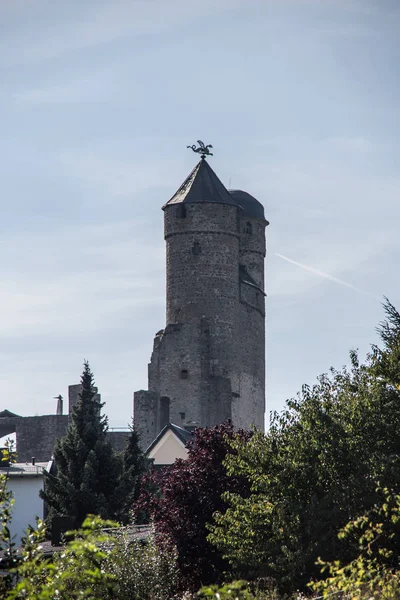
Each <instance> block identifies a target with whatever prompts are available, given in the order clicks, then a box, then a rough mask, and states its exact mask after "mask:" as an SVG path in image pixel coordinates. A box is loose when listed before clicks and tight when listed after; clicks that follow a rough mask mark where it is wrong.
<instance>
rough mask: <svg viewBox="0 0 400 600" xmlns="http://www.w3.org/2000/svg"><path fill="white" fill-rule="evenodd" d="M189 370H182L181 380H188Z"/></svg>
mask: <svg viewBox="0 0 400 600" xmlns="http://www.w3.org/2000/svg"><path fill="white" fill-rule="evenodd" d="M188 375H189V373H188V370H187V369H182V370H181V379H187V378H188Z"/></svg>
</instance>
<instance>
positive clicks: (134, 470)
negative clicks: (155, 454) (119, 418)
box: [115, 426, 146, 525]
mask: <svg viewBox="0 0 400 600" xmlns="http://www.w3.org/2000/svg"><path fill="white" fill-rule="evenodd" d="M139 442H140V436H139V434H138V432H137V431H136V429H135V428H134V427H133V426H132V427H131V430H130V435H129V438H128V443H127V446H126V448H125V450H124V453H123V455H122V460H123V471H122V476H121V480H120V484H119V487H118V491H117V495H118V496H119V497H120V498H121V507H120V511H119V513H118V514H117V515H116V516H115V518H117V520H118V521H120V522H121V523H123V524H124V525H126V524H127V523H128V522H129V521H131V518H132V514H131V513H132V506H133V505H134V503H135V502H136V500H137V499H138V498H139V495H140V481H141V479H142V476H143V474H144V472H145V471H146V459H145V457H144V455H143V452H142V451H141V449H140V446H139Z"/></svg>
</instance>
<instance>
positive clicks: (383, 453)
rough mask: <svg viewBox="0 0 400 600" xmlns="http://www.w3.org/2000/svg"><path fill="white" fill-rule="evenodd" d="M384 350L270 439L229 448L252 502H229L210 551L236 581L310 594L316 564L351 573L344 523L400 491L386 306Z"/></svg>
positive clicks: (397, 329)
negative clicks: (384, 492) (262, 581)
mask: <svg viewBox="0 0 400 600" xmlns="http://www.w3.org/2000/svg"><path fill="white" fill-rule="evenodd" d="M384 307H385V311H386V315H387V319H388V320H387V321H385V322H384V323H383V324H381V328H382V327H383V331H384V332H385V335H384V336H382V340H383V348H381V349H378V348H376V347H373V349H372V353H371V354H370V355H369V356H368V357H367V361H366V363H365V364H360V362H359V359H358V356H357V354H356V352H351V355H350V357H351V367H350V369H345V368H344V369H342V370H341V371H336V370H334V369H331V373H330V375H329V376H328V375H322V376H321V377H319V378H318V383H317V384H316V385H314V386H313V387H312V388H310V387H308V386H304V387H303V389H302V392H301V394H299V395H298V397H297V398H295V399H292V400H289V401H288V402H287V407H286V409H285V410H284V411H283V412H282V413H281V414H277V413H275V414H273V415H272V420H271V426H270V429H269V431H268V433H267V434H266V435H263V434H261V433H257V434H256V435H254V436H253V438H252V439H251V440H250V441H249V442H248V443H247V444H243V443H241V441H240V440H233V441H232V442H231V444H232V446H233V450H234V452H233V453H228V454H227V459H226V465H227V469H228V473H229V474H230V475H232V476H236V477H245V478H246V479H247V481H248V485H249V486H250V488H251V495H250V496H248V495H245V496H243V495H242V494H240V493H237V492H236V493H229V494H225V496H224V499H225V501H226V502H227V504H228V508H227V510H225V511H220V512H219V513H218V514H217V515H215V526H214V527H213V528H212V532H211V534H210V537H209V541H210V542H212V543H213V544H215V545H216V547H217V548H218V549H219V550H220V552H222V554H223V556H224V557H225V558H226V559H227V560H228V561H229V562H230V564H231V566H232V568H233V569H234V570H235V571H236V575H238V576H244V577H251V578H256V577H259V576H267V577H272V578H274V579H275V580H276V581H277V582H278V584H279V586H280V587H281V589H284V590H288V591H293V590H295V589H299V588H300V589H301V588H304V586H305V585H306V583H307V581H308V580H310V579H311V578H317V577H318V576H319V569H318V568H317V566H316V564H315V563H316V561H317V559H318V558H319V557H321V559H322V560H323V561H325V562H330V561H333V560H340V561H341V562H343V563H344V564H347V563H349V562H351V560H353V558H354V557H355V556H356V552H357V544H356V543H355V542H351V540H350V541H349V540H348V541H347V543H343V541H341V540H340V539H338V536H337V534H338V531H339V530H340V529H341V528H342V527H344V526H345V525H346V523H347V522H349V521H351V520H352V519H354V518H355V517H356V516H358V515H361V514H363V513H365V512H366V511H368V510H369V509H370V508H371V507H372V506H373V505H374V504H376V503H379V502H380V501H382V498H381V497H380V493H379V491H377V489H378V490H379V489H380V488H382V487H387V488H388V489H391V490H394V491H396V490H397V491H398V490H399V485H400V484H399V482H400V435H399V431H400V391H399V383H400V377H399V375H400V362H399V359H400V352H399V350H398V349H399V347H400V316H399V314H398V313H397V311H396V310H395V309H394V307H393V306H392V305H389V304H387V303H386V304H385V305H384Z"/></svg>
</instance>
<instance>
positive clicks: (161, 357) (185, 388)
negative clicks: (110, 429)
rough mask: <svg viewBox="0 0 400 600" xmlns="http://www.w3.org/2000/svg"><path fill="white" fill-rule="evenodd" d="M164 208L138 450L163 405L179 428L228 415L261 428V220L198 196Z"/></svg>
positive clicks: (138, 397)
mask: <svg viewBox="0 0 400 600" xmlns="http://www.w3.org/2000/svg"><path fill="white" fill-rule="evenodd" d="M164 208H165V212H164V232H165V240H166V268H167V289H166V295H167V298H166V299H167V314H166V327H165V329H164V330H161V331H159V332H158V333H157V334H156V337H155V340H154V346H153V353H152V356H151V360H150V364H149V370H148V376H149V385H148V387H149V391H148V392H147V391H143V390H142V391H140V392H136V393H135V400H134V423H135V426H136V427H138V428H139V429H142V436H143V439H142V445H143V446H146V444H147V443H150V442H151V441H152V439H154V437H155V436H156V435H157V434H158V432H159V431H160V429H161V427H162V424H163V422H164V420H165V415H166V407H167V406H168V407H169V414H168V417H169V421H171V422H173V423H176V424H178V425H184V424H185V423H187V422H191V423H193V422H194V423H196V424H197V425H199V426H209V425H214V424H216V423H219V422H221V421H224V420H226V419H228V418H232V420H233V422H234V424H235V425H236V426H238V427H245V428H249V427H250V426H251V425H252V424H254V425H256V426H257V427H258V428H260V429H263V428H264V412H265V294H264V292H263V290H264V259H265V252H266V248H265V226H266V225H267V221H265V219H264V218H261V217H252V216H243V210H242V209H241V208H240V207H238V206H235V205H230V204H218V203H216V202H209V203H207V199H206V198H205V199H204V201H202V202H198V203H192V204H190V203H188V204H186V205H185V207H184V210H183V209H182V206H179V205H178V206H175V205H169V204H167V205H166V206H165V207H164ZM260 214H262V211H261V213H260ZM240 265H242V267H241V272H244V273H247V274H248V277H247V279H248V280H249V281H247V282H246V281H244V279H246V278H244V279H243V277H240V276H239V266H240ZM250 280H251V281H250ZM161 413H162V414H161ZM144 441H146V443H144Z"/></svg>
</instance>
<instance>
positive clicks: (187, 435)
mask: <svg viewBox="0 0 400 600" xmlns="http://www.w3.org/2000/svg"><path fill="white" fill-rule="evenodd" d="M167 431H172V432H173V433H174V434H175V435H176V437H177V438H178V439H179V441H181V442H182V444H183V445H184V446H186V444H187V443H188V441H189V440H190V439H191V437H192V435H193V432H191V431H187V430H186V429H183V427H179V425H174V424H173V423H168V425H166V426H165V427H164V428H163V429H161V431H160V433H159V434H158V435H157V437H156V438H155V439H154V440H153V441H152V443H151V444H150V446H149V447H148V448H147V450H146V452H145V455H148V454H149V453H150V452H151V451H152V450H153V448H154V447H155V446H156V445H157V444H158V442H159V441H160V440H161V438H163V437H164V435H165V434H166V433H167Z"/></svg>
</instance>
